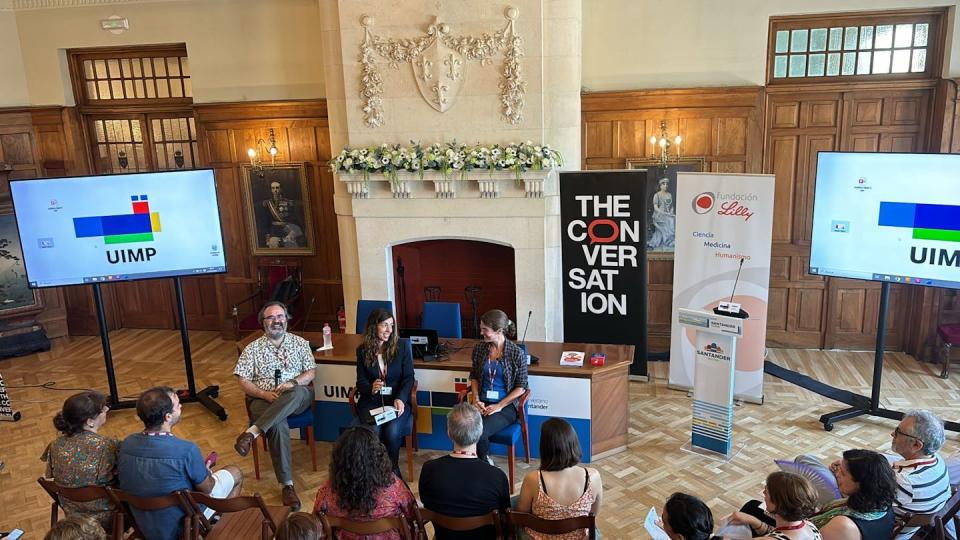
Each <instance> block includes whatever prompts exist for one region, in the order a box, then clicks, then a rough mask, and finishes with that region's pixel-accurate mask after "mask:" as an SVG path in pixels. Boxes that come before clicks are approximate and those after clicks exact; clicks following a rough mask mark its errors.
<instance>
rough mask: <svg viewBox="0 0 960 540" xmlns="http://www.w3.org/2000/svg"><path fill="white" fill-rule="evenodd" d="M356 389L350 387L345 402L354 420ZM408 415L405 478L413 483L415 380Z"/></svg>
mask: <svg viewBox="0 0 960 540" xmlns="http://www.w3.org/2000/svg"><path fill="white" fill-rule="evenodd" d="M356 393H357V387H356V386H354V387H351V388H350V391H348V392H347V401H349V402H350V412H352V413H353V417H354V418H356V417H357V415H358V413H357V396H356ZM410 414H412V415H413V418H412V422H413V425H412V427H411V428H410V434H409V435H406V436H404V437H403V439H404V444H405V445H406V447H407V478H408V479H409V480H410V481H411V482H412V481H413V451H414V449H415V447H416V445H417V444H416V438H417V380H416V379H414V380H413V388H411V389H410Z"/></svg>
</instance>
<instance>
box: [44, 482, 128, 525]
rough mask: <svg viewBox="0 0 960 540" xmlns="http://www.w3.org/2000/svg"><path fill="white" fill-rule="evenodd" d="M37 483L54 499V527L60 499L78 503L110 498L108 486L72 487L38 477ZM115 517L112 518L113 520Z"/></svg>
mask: <svg viewBox="0 0 960 540" xmlns="http://www.w3.org/2000/svg"><path fill="white" fill-rule="evenodd" d="M37 483H38V484H40V487H42V488H43V490H44V491H46V492H47V494H48V495H50V498H51V499H53V502H52V503H50V527H51V528H52V527H53V526H54V525H56V524H57V521H59V519H60V512H59V510H60V501H61V500H67V501H71V502H77V503H85V502H90V501H96V500H98V499H107V500H109V499H110V495H108V494H107V490H106V488H104V487H103V486H84V487H78V488H71V487H65V486H61V485H60V484H58V483H56V482H54V481H53V480H48V479H46V478H37ZM113 511H114V513H116V512H117V509H116V508H114V510H113ZM112 521H113V519H112V518H111V522H112ZM109 533H110V536H111V538H116V537H117V536H116V534H117V531H112V532H109ZM120 534H121V535H122V534H123V531H120Z"/></svg>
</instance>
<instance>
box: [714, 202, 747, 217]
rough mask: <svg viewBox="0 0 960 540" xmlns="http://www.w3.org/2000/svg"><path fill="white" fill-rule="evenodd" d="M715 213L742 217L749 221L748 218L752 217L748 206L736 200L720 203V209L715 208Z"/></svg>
mask: <svg viewBox="0 0 960 540" xmlns="http://www.w3.org/2000/svg"><path fill="white" fill-rule="evenodd" d="M717 215H718V216H739V217H742V218H743V221H750V218H752V217H753V212H752V211H751V210H750V207H748V206H745V205H743V204H740V203H738V202H737V201H730V202H725V203H723V204H721V205H720V209H719V210H717Z"/></svg>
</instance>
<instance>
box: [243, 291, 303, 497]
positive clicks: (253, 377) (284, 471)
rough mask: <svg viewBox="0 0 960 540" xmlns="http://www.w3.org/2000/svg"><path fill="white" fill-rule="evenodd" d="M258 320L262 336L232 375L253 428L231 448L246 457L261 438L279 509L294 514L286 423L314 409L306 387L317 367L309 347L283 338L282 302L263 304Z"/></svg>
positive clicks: (284, 313) (296, 339)
mask: <svg viewBox="0 0 960 540" xmlns="http://www.w3.org/2000/svg"><path fill="white" fill-rule="evenodd" d="M258 319H259V320H260V324H261V325H263V335H262V336H260V337H259V338H257V339H255V340H254V341H251V342H250V344H249V345H247V346H246V347H245V348H244V349H243V352H242V353H240V358H239V359H238V360H237V366H236V367H235V368H234V370H233V374H234V375H236V376H237V379H238V383H239V384H240V389H241V390H243V393H244V394H245V395H246V396H247V398H248V399H249V400H250V412H251V414H252V416H253V422H252V425H251V426H250V427H249V428H247V430H246V431H244V432H243V433H241V434H240V435H238V436H237V441H236V443H234V445H233V448H234V449H235V450H236V451H237V453H238V454H240V455H241V456H244V457H245V456H246V455H247V454H248V453H249V452H250V449H251V448H252V447H253V445H254V443H255V442H256V439H257V437H259V436H260V435H263V434H266V437H267V440H268V441H270V445H269V446H270V460H271V462H272V463H273V472H274V474H275V475H276V476H277V481H278V482H280V486H281V487H280V496H281V499H282V501H283V504H284V506H289V507H290V508H291V510H292V511H294V512H296V511H297V510H299V509H300V497H298V496H297V492H296V490H295V489H294V488H293V465H292V461H291V459H290V427H289V426H288V425H287V417H288V416H290V415H294V414H300V413H302V412H304V411H306V410H307V408H309V407H310V405H311V404H312V403H313V400H314V395H313V390H311V389H310V388H307V386H309V385H310V383H311V382H312V381H313V377H314V373H315V368H316V367H317V364H316V361H315V360H314V358H313V351H311V350H310V342H309V341H307V340H305V339H303V338H302V337H300V336H297V335H294V334H290V333H288V332H287V323H288V322H289V320H290V313H289V312H288V311H287V306H286V305H284V304H283V302H276V301H272V302H267V303H266V304H264V306H263V308H261V309H260V314H259V315H258Z"/></svg>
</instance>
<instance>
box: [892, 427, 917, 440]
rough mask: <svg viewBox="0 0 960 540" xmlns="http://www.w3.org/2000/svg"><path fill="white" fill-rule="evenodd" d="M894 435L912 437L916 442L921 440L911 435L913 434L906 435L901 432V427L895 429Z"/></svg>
mask: <svg viewBox="0 0 960 540" xmlns="http://www.w3.org/2000/svg"><path fill="white" fill-rule="evenodd" d="M893 433H894V436H897V435H903V436H904V437H910V438H911V439H915V440H918V441H919V440H920V437H917V436H915V435H911V434H909V433H904V432H902V431H900V426H897V427H895V428H893ZM921 442H923V441H921Z"/></svg>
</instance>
